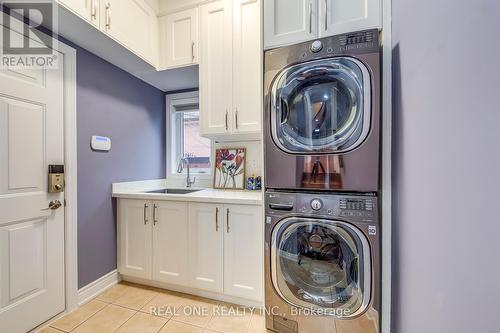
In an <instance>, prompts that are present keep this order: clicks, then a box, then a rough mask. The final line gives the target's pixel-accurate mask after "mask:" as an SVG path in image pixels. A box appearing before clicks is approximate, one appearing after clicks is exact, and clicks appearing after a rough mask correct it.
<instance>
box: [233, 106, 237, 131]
mask: <svg viewBox="0 0 500 333" xmlns="http://www.w3.org/2000/svg"><path fill="white" fill-rule="evenodd" d="M234 118H235V122H236V129H238V108H236V109H235V110H234Z"/></svg>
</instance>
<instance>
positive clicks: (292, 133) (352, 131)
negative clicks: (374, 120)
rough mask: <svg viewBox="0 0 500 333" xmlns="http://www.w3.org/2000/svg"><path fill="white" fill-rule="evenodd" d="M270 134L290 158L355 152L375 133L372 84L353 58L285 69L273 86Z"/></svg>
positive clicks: (324, 60)
mask: <svg viewBox="0 0 500 333" xmlns="http://www.w3.org/2000/svg"><path fill="white" fill-rule="evenodd" d="M270 95H271V108H270V109H271V135H272V137H273V141H274V142H275V144H276V145H277V146H278V147H279V148H280V149H281V150H283V151H285V152H287V153H291V154H323V153H324V154H334V153H342V152H346V151H350V150H353V149H355V148H357V147H359V145H361V144H362V143H363V141H364V140H365V139H366V137H367V136H368V133H369V131H370V121H371V80H370V74H369V71H368V69H367V68H366V66H365V65H364V64H363V63H361V62H360V61H359V60H357V59H354V58H349V57H338V58H328V59H321V60H314V61H310V62H306V63H302V64H297V65H294V66H291V67H288V68H286V69H284V70H283V71H281V72H280V73H279V74H278V75H277V77H276V79H275V81H274V83H273V85H272V87H271V94H270Z"/></svg>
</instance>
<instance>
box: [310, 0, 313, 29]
mask: <svg viewBox="0 0 500 333" xmlns="http://www.w3.org/2000/svg"><path fill="white" fill-rule="evenodd" d="M312 14H313V4H312V2H310V3H309V33H310V34H312V28H313V15H312Z"/></svg>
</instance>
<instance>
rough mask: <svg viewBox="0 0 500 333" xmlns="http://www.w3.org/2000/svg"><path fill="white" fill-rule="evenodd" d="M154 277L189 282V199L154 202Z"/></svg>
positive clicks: (173, 281)
mask: <svg viewBox="0 0 500 333" xmlns="http://www.w3.org/2000/svg"><path fill="white" fill-rule="evenodd" d="M153 279H154V280H156V281H162V282H166V283H172V284H177V285H186V284H187V283H188V282H189V281H188V219H187V203H186V202H176V201H154V202H153Z"/></svg>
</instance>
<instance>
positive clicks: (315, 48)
mask: <svg viewBox="0 0 500 333" xmlns="http://www.w3.org/2000/svg"><path fill="white" fill-rule="evenodd" d="M322 49H323V43H321V41H320V40H315V41H314V42H313V43H312V44H311V51H312V52H314V53H317V52H319V51H321V50H322Z"/></svg>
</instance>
